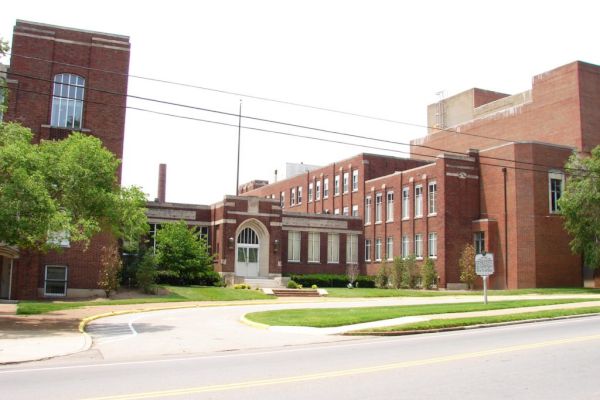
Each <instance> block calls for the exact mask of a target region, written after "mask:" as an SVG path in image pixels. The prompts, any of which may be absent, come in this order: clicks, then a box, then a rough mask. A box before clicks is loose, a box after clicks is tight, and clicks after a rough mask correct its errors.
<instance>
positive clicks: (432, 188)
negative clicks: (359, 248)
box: [365, 182, 437, 224]
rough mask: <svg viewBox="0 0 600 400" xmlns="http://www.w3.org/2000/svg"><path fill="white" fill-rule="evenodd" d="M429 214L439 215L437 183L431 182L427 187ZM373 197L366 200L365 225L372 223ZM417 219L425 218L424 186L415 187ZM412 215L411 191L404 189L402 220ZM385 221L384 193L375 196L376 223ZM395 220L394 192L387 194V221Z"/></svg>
mask: <svg viewBox="0 0 600 400" xmlns="http://www.w3.org/2000/svg"><path fill="white" fill-rule="evenodd" d="M427 188H428V189H427V207H428V208H427V212H428V215H436V214H437V183H436V182H430V183H429V184H428V185H427ZM371 206H372V199H371V196H367V197H366V198H365V224H369V223H371ZM414 207H415V215H414V216H415V217H416V218H418V217H422V216H423V186H422V185H417V186H415V203H414ZM409 215H410V189H409V188H408V187H404V188H402V219H407V218H409ZM382 220H383V193H377V194H375V222H382ZM393 220H394V192H393V191H388V192H387V193H386V221H388V222H391V221H393Z"/></svg>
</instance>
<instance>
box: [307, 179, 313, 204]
mask: <svg viewBox="0 0 600 400" xmlns="http://www.w3.org/2000/svg"><path fill="white" fill-rule="evenodd" d="M312 196H313V184H312V182H311V183H309V184H308V202H309V203H310V202H311V201H312Z"/></svg>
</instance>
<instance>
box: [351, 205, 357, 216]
mask: <svg viewBox="0 0 600 400" xmlns="http://www.w3.org/2000/svg"><path fill="white" fill-rule="evenodd" d="M352 216H353V217H358V204H355V205H353V206H352Z"/></svg>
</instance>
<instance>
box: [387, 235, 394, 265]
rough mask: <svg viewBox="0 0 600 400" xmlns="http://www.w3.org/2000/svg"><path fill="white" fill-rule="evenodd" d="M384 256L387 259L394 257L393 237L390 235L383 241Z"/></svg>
mask: <svg viewBox="0 0 600 400" xmlns="http://www.w3.org/2000/svg"><path fill="white" fill-rule="evenodd" d="M385 257H386V258H387V259H388V260H389V261H391V260H393V259H394V238H393V237H391V236H388V238H387V240H386V241H385Z"/></svg>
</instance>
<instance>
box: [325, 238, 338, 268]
mask: <svg viewBox="0 0 600 400" xmlns="http://www.w3.org/2000/svg"><path fill="white" fill-rule="evenodd" d="M327 262H328V263H330V264H337V263H339V262H340V235H338V234H337V233H330V234H328V235H327Z"/></svg>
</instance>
